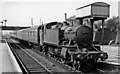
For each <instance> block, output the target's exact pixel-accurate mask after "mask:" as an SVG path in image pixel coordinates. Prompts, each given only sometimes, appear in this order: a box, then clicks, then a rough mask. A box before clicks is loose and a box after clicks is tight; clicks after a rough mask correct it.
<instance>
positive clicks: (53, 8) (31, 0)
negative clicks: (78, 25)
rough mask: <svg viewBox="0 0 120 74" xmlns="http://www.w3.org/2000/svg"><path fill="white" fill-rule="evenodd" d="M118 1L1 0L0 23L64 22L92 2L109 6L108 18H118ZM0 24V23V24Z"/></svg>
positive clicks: (18, 24) (34, 23)
mask: <svg viewBox="0 0 120 74" xmlns="http://www.w3.org/2000/svg"><path fill="white" fill-rule="evenodd" d="M118 1H120V0H1V2H0V16H1V17H0V21H2V20H4V19H7V26H31V18H33V25H34V26H35V25H40V21H42V22H43V23H48V22H53V21H64V13H67V17H70V16H73V15H75V9H76V8H79V7H82V6H85V5H88V4H91V3H93V2H106V3H108V4H110V17H113V16H118ZM0 24H1V23H0Z"/></svg>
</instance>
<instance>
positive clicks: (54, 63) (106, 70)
mask: <svg viewBox="0 0 120 74" xmlns="http://www.w3.org/2000/svg"><path fill="white" fill-rule="evenodd" d="M14 45H15V46H16V49H15V50H17V52H18V53H19V52H20V51H19V50H20V49H21V50H22V49H23V52H24V54H28V55H27V56H29V57H30V55H31V56H33V57H36V56H37V57H36V58H34V59H33V60H35V59H36V60H37V61H38V62H40V61H41V60H38V59H42V60H43V61H46V63H45V62H44V65H43V63H42V65H43V66H42V68H40V70H38V69H36V68H37V66H36V65H31V66H30V67H28V69H27V70H28V71H29V70H30V71H31V73H33V72H34V73H35V72H36V73H38V74H39V73H41V72H49V73H51V72H77V73H82V74H88V73H91V74H98V73H101V74H118V73H119V70H120V66H114V65H110V64H107V63H103V62H100V63H99V65H98V68H97V69H95V70H91V71H87V72H81V71H78V70H75V69H73V68H72V67H71V66H69V65H66V64H63V63H61V62H60V61H58V60H56V59H54V58H50V57H48V56H46V55H44V54H43V53H41V52H39V51H38V50H36V49H35V48H33V49H32V51H31V50H30V49H26V47H25V46H23V45H21V44H12V46H14ZM20 46H21V47H20ZM18 48H19V49H18ZM25 52H27V53H25ZM28 52H29V53H28ZM33 53H35V54H33ZM24 54H22V55H24ZM38 54H39V55H38ZM27 56H26V57H27ZM40 56H41V57H40ZM24 59H25V60H26V61H28V60H27V59H26V58H24ZM46 59H47V60H46ZM48 59H49V61H48ZM41 62H42V61H41ZM37 64H39V63H37ZM28 66H29V64H28ZM34 66H35V67H34ZM44 66H45V67H44ZM58 67H62V68H63V69H61V68H58ZM41 69H43V70H41Z"/></svg>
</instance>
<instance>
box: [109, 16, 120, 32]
mask: <svg viewBox="0 0 120 74" xmlns="http://www.w3.org/2000/svg"><path fill="white" fill-rule="evenodd" d="M118 19H119V18H118V17H115V16H113V17H112V18H110V19H109V20H107V27H108V28H109V29H110V30H111V31H115V30H116V29H117V27H118V25H119V21H118Z"/></svg>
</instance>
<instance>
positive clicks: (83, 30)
mask: <svg viewBox="0 0 120 74" xmlns="http://www.w3.org/2000/svg"><path fill="white" fill-rule="evenodd" d="M74 40H75V41H76V43H77V44H78V45H83V46H86V45H87V44H91V43H92V40H93V32H92V29H91V28H90V27H87V26H81V27H79V28H77V30H76V36H75V37H74Z"/></svg>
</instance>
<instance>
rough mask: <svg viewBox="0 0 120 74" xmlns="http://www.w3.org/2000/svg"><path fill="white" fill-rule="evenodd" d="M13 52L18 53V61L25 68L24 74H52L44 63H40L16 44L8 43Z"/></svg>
mask: <svg viewBox="0 0 120 74" xmlns="http://www.w3.org/2000/svg"><path fill="white" fill-rule="evenodd" d="M8 44H9V46H10V48H11V49H12V51H14V53H16V55H17V59H19V61H21V64H22V67H23V68H24V73H27V74H33V73H35V74H36V73H38V74H39V73H47V72H48V73H50V72H52V71H51V70H49V69H48V68H46V67H45V66H44V65H43V64H42V63H40V62H39V61H38V60H37V59H35V58H34V57H33V56H31V55H30V54H29V53H28V52H26V51H25V50H23V49H20V47H19V46H17V45H16V44H14V43H8Z"/></svg>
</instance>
